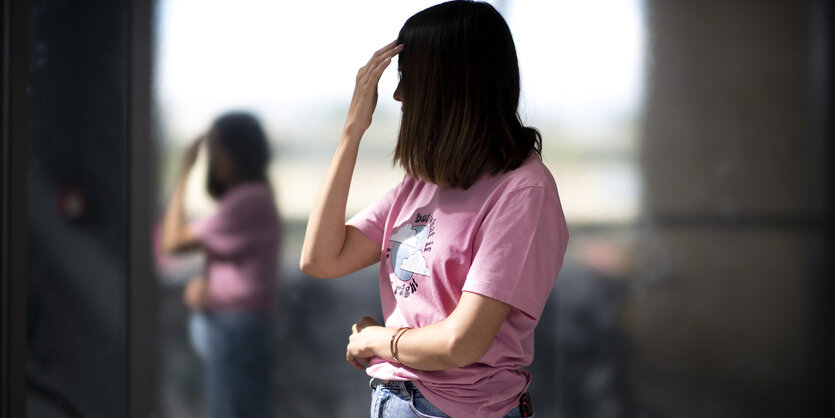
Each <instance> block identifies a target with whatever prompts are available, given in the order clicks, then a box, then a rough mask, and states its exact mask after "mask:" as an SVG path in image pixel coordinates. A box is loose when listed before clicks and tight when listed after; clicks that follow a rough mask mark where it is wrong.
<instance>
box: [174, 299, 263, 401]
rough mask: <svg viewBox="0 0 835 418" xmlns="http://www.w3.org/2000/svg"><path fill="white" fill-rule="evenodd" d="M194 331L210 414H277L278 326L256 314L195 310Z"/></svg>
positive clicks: (193, 339)
mask: <svg viewBox="0 0 835 418" xmlns="http://www.w3.org/2000/svg"><path fill="white" fill-rule="evenodd" d="M189 333H190V334H191V343H192V345H193V346H194V349H195V351H197V354H198V355H199V356H200V358H201V359H202V360H203V365H204V367H203V370H204V373H203V374H204V384H205V385H204V386H205V391H204V393H203V396H204V398H205V400H206V407H207V409H208V411H207V412H208V415H209V416H210V417H212V418H261V417H264V418H266V417H272V416H273V392H274V391H273V387H274V384H273V382H274V375H273V373H274V372H273V369H274V367H275V361H274V353H273V338H272V335H273V334H272V333H273V327H272V322H271V321H270V320H269V318H268V317H267V316H266V315H262V314H258V313H252V312H194V313H192V315H191V318H190V320H189Z"/></svg>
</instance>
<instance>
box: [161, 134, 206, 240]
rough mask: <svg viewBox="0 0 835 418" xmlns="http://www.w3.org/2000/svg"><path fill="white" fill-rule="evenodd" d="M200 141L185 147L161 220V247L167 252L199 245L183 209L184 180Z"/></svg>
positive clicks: (195, 156) (195, 155)
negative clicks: (172, 190)
mask: <svg viewBox="0 0 835 418" xmlns="http://www.w3.org/2000/svg"><path fill="white" fill-rule="evenodd" d="M200 143H201V139H197V140H196V141H194V142H193V143H192V144H191V145H189V147H188V148H187V149H186V153H185V155H184V157H183V162H182V165H181V167H180V173H179V175H178V176H177V183H176V185H175V186H174V192H173V193H172V194H171V199H170V200H169V201H168V206H167V207H166V209H165V217H164V218H163V221H162V248H163V250H165V252H168V253H178V252H184V251H188V250H191V249H196V248H199V247H200V240H199V239H198V238H197V236H196V235H194V233H193V232H192V231H191V230H190V229H189V227H188V223H187V222H186V217H185V210H184V208H185V190H186V180H187V179H188V172H189V170H191V167H192V166H193V165H194V161H195V160H196V159H197V152H198V150H199V148H200Z"/></svg>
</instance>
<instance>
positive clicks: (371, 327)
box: [346, 292, 510, 370]
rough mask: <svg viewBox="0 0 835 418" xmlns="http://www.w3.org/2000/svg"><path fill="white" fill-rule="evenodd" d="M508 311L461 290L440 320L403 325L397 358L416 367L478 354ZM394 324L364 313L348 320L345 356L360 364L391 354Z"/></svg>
mask: <svg viewBox="0 0 835 418" xmlns="http://www.w3.org/2000/svg"><path fill="white" fill-rule="evenodd" d="M509 312H510V305H508V304H506V303H504V302H500V301H498V300H496V299H493V298H490V297H487V296H482V295H479V294H477V293H471V292H464V293H462V294H461V300H460V301H459V302H458V306H457V307H456V308H455V310H453V311H452V313H451V314H450V315H449V317H447V318H446V319H444V320H443V321H441V322H437V323H435V324H432V325H428V326H425V327H422V328H415V329H410V330H408V331H406V332H405V333H404V334H402V335H401V336H400V338H399V339H398V341H397V351H398V355H397V357H398V359H399V360H400V363H402V364H403V365H406V366H408V367H411V368H413V369H417V370H446V369H453V368H456V367H463V366H466V365H469V364H472V363H475V362H476V361H478V360H479V359H481V358H482V357H483V356H484V354H485V353H487V350H488V349H489V348H490V345H491V344H492V343H493V340H494V339H495V338H496V333H498V332H499V327H501V325H502V323H503V322H504V320H505V318H507V315H508V313H509ZM396 331H397V330H396V329H395V328H385V327H382V326H380V325H379V324H377V322H375V321H374V320H373V319H371V318H368V317H365V318H363V320H362V321H361V322H360V323H358V324H354V327H353V333H352V334H351V337H350V342H349V343H348V349H347V354H346V359H347V360H348V363H350V364H351V365H352V366H354V367H356V368H357V369H360V370H364V369H365V366H364V365H363V363H365V364H367V363H368V362H369V361H370V360H371V359H372V358H373V357H374V356H377V357H380V358H382V359H384V360H387V361H397V360H395V359H394V358H393V357H392V353H391V338H392V336H393V335H394V333H395V332H396Z"/></svg>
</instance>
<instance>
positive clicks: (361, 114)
mask: <svg viewBox="0 0 835 418" xmlns="http://www.w3.org/2000/svg"><path fill="white" fill-rule="evenodd" d="M402 49H403V46H402V45H397V44H396V43H395V42H392V43H390V44H388V45H386V46H384V47H383V48H381V49H379V50H377V52H375V53H374V55H373V56H372V57H371V59H370V60H369V61H368V63H367V64H366V65H365V66H364V67H362V68H360V70H359V71H358V72H357V80H356V85H355V86H354V96H353V97H352V98H351V105H350V106H349V108H348V120H347V121H346V123H345V124H346V128H349V129H350V131H351V133H352V134H354V135H358V136H360V137H361V136H362V134H363V133H364V132H365V130H366V129H368V127H369V126H370V125H371V117H372V115H373V113H374V108H375V107H376V106H377V83H378V82H379V81H380V77H381V76H382V74H383V71H385V69H386V67H388V65H389V64H390V63H391V59H392V57H394V56H395V55H397V54H399V53H400V51H401V50H402Z"/></svg>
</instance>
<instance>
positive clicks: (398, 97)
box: [394, 82, 403, 103]
mask: <svg viewBox="0 0 835 418" xmlns="http://www.w3.org/2000/svg"><path fill="white" fill-rule="evenodd" d="M394 100H397V101H398V102H400V103H403V96H402V94H401V93H400V82H397V88H396V89H394Z"/></svg>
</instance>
